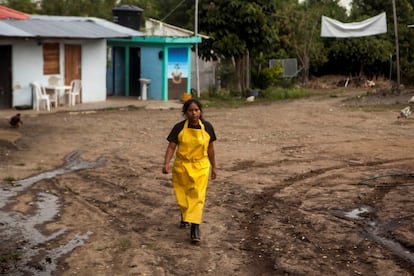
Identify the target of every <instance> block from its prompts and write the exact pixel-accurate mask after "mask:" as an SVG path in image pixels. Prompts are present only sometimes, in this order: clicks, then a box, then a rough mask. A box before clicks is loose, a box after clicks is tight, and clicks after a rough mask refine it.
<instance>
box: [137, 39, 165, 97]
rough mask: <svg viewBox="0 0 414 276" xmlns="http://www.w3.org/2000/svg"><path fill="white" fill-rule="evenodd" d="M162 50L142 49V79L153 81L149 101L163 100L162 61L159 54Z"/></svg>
mask: <svg viewBox="0 0 414 276" xmlns="http://www.w3.org/2000/svg"><path fill="white" fill-rule="evenodd" d="M160 51H162V48H147V47H142V48H141V78H145V79H151V83H150V85H149V86H148V91H147V94H148V96H147V97H148V99H156V100H160V99H161V98H162V82H163V78H162V59H159V57H158V53H159V52H160Z"/></svg>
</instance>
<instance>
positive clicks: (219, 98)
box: [200, 87, 321, 108]
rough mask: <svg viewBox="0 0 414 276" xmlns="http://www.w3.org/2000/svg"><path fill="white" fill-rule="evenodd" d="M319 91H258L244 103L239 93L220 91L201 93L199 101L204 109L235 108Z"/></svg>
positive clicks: (303, 95) (289, 89)
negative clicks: (252, 100) (255, 95)
mask: <svg viewBox="0 0 414 276" xmlns="http://www.w3.org/2000/svg"><path fill="white" fill-rule="evenodd" d="M320 94H321V93H320V92H319V91H314V92H312V91H311V90H308V89H303V88H274V87H273V88H268V89H266V90H262V91H259V95H258V97H256V98H255V100H254V102H246V98H247V97H244V96H242V95H241V93H236V92H234V91H226V90H220V91H216V92H215V93H202V94H201V97H200V100H201V102H202V103H203V105H204V106H205V107H219V108H220V107H230V108H237V107H241V106H245V105H251V104H254V103H263V102H272V101H280V100H289V99H300V98H306V97H310V96H312V95H320Z"/></svg>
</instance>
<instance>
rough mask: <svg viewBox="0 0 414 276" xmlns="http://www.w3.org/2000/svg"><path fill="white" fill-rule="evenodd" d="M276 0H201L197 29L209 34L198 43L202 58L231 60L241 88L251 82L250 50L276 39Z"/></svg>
mask: <svg viewBox="0 0 414 276" xmlns="http://www.w3.org/2000/svg"><path fill="white" fill-rule="evenodd" d="M276 2H277V1H275V0H272V1H268V0H267V1H265V0H260V1H259V0H256V1H248V0H216V1H208V0H205V1H200V7H199V29H200V32H203V33H205V34H207V35H208V36H209V37H211V38H210V39H209V40H207V41H206V42H205V43H203V45H202V46H201V48H202V49H201V50H200V53H201V55H202V56H203V57H204V58H205V59H208V60H209V59H216V58H220V59H231V60H233V64H234V68H235V72H236V78H237V83H238V87H237V89H239V90H240V91H245V90H246V88H248V87H249V86H250V71H249V69H250V54H257V53H259V52H261V51H267V50H268V49H269V48H271V46H272V43H273V42H274V41H275V32H274V28H273V15H274V12H275V8H276V5H275V3H276Z"/></svg>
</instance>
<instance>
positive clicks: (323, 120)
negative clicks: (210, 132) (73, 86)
mask: <svg viewBox="0 0 414 276" xmlns="http://www.w3.org/2000/svg"><path fill="white" fill-rule="evenodd" d="M337 96H338V97H329V96H328V95H326V96H318V97H312V98H308V99H301V100H294V101H284V102H277V103H271V104H263V103H252V104H250V105H247V106H243V107H240V108H214V107H208V106H205V109H204V116H205V118H206V119H207V120H209V121H210V122H211V123H212V124H213V125H214V127H215V130H216V134H217V137H218V140H217V142H216V144H215V147H216V155H217V163H218V177H217V179H216V180H215V181H210V183H209V188H208V191H207V203H206V209H205V213H204V218H203V223H202V225H201V238H202V242H201V244H200V245H199V246H194V245H192V244H191V243H190V242H189V231H188V230H183V229H179V228H178V221H179V210H178V207H177V206H176V203H175V198H174V195H173V192H172V188H171V181H170V178H171V175H163V174H162V173H161V169H162V162H163V157H164V152H165V149H166V146H167V144H166V140H165V138H166V136H167V134H168V132H169V131H170V129H171V127H172V126H173V124H174V123H175V122H177V121H178V120H181V119H182V116H181V112H180V110H179V109H170V110H146V109H142V108H140V109H134V108H132V109H131V108H130V109H122V110H104V111H97V112H78V113H73V112H72V113H70V112H60V113H55V114H46V115H43V114H42V115H40V116H26V117H25V116H24V114H23V121H24V125H23V126H22V127H20V128H18V129H10V128H9V127H8V126H7V124H6V123H3V124H1V125H0V133H1V134H2V135H1V138H0V139H1V140H0V141H1V143H0V153H1V156H0V164H1V166H0V176H1V179H0V181H2V183H1V184H0V185H1V186H0V187H1V190H2V196H1V197H0V202H1V205H0V217H1V222H0V233H1V234H0V244H1V249H0V273H3V274H10V275H27V274H39V273H45V274H46V275H47V274H53V275H108V276H109V275H243V276H244V275H411V274H410V273H412V271H414V213H413V209H414V154H413V152H414V142H413V141H414V117H409V118H408V119H406V120H401V119H400V120H398V119H397V118H396V117H397V113H396V110H390V109H382V110H377V111H375V112H366V111H363V110H359V109H358V108H355V107H353V108H349V107H347V106H346V104H345V102H344V99H345V96H344V95H341V94H339V95H337ZM25 273H26V274H25Z"/></svg>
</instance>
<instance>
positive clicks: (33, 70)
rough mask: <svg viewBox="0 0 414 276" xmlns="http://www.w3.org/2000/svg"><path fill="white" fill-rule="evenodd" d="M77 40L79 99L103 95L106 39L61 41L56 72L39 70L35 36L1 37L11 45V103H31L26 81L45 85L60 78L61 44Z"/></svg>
mask: <svg viewBox="0 0 414 276" xmlns="http://www.w3.org/2000/svg"><path fill="white" fill-rule="evenodd" d="M65 43H67V44H81V46H82V56H81V63H82V77H81V78H82V85H83V94H82V102H85V103H86V102H97V101H104V100H105V99H106V40H103V39H102V40H91V41H70V40H69V41H61V42H60V74H56V75H44V74H43V51H42V45H41V44H39V43H38V42H37V41H36V40H28V41H24V40H16V41H7V42H6V41H2V42H1V44H4V45H12V106H13V107H15V106H25V105H29V106H31V105H32V89H31V86H30V83H32V82H33V81H39V82H40V83H42V84H44V85H47V84H48V83H49V78H50V77H52V76H54V77H57V78H59V79H60V81H59V84H63V82H64V76H65V75H64V73H65V72H64V71H65V66H64V64H65V63H64V54H65V53H64V44H65Z"/></svg>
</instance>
